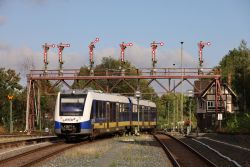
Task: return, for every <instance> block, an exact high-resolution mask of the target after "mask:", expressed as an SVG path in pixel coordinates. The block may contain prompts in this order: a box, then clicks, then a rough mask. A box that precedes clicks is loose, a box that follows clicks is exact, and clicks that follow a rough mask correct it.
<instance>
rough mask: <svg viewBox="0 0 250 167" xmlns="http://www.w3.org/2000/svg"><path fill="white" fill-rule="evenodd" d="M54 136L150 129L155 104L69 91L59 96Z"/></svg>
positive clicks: (91, 135)
mask: <svg viewBox="0 0 250 167" xmlns="http://www.w3.org/2000/svg"><path fill="white" fill-rule="evenodd" d="M54 116H55V133H56V135H58V136H61V137H69V136H75V137H78V136H79V137H80V136H89V137H94V136H97V135H100V134H103V133H115V132H126V131H127V132H128V131H131V132H134V130H135V127H137V126H138V123H139V127H140V130H153V129H154V128H155V127H156V117H157V112H156V105H155V103H153V102H151V101H148V100H140V101H139V121H138V112H137V99H136V98H133V97H126V96H122V95H118V94H110V93H102V92H100V91H95V90H68V91H62V92H59V93H58V96H57V101H56V106H55V114H54Z"/></svg>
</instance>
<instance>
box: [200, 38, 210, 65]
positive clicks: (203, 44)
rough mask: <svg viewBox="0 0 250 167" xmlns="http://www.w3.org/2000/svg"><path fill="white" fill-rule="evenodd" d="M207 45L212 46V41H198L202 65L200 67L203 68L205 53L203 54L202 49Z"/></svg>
mask: <svg viewBox="0 0 250 167" xmlns="http://www.w3.org/2000/svg"><path fill="white" fill-rule="evenodd" d="M206 45H207V46H210V45H211V43H210V42H202V41H200V42H199V43H198V48H199V66H200V68H202V65H203V55H202V51H203V48H204V47H205V46H206Z"/></svg>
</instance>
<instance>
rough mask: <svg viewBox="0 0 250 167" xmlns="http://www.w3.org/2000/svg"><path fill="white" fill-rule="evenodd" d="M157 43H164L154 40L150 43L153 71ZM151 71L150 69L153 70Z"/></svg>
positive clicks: (155, 61)
mask: <svg viewBox="0 0 250 167" xmlns="http://www.w3.org/2000/svg"><path fill="white" fill-rule="evenodd" d="M159 45H160V46H163V45H164V43H163V42H155V41H153V42H152V43H151V48H152V65H153V71H154V69H155V64H156V63H157V60H156V49H157V47H158V46H159ZM153 71H152V72H153Z"/></svg>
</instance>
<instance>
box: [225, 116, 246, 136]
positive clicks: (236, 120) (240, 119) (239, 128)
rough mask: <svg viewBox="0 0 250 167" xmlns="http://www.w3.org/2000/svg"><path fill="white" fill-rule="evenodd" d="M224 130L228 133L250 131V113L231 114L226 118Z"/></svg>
mask: <svg viewBox="0 0 250 167" xmlns="http://www.w3.org/2000/svg"><path fill="white" fill-rule="evenodd" d="M225 129H226V131H227V132H229V133H250V114H249V113H245V114H241V115H237V116H236V117H235V116H234V115H231V116H229V117H228V119H227V120H226V127H225Z"/></svg>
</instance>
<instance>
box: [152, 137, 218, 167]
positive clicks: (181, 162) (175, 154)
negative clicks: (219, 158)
mask: <svg viewBox="0 0 250 167" xmlns="http://www.w3.org/2000/svg"><path fill="white" fill-rule="evenodd" d="M154 137H155V138H156V140H157V141H159V142H160V144H161V145H162V147H163V149H164V150H165V152H166V153H167V155H168V157H169V159H170V160H171V162H172V164H173V166H176V167H179V166H194V165H195V166H214V167H216V165H215V164H214V163H212V162H211V161H210V160H208V159H207V158H205V157H204V156H202V155H201V154H199V153H198V152H197V151H195V150H194V149H192V148H191V147H190V146H188V145H186V144H185V143H183V142H182V141H180V140H178V139H176V138H175V137H173V136H171V135H168V134H165V133H160V134H156V135H154ZM170 140H171V142H169V141H170ZM170 143H171V144H170ZM180 152H181V154H180Z"/></svg>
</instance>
